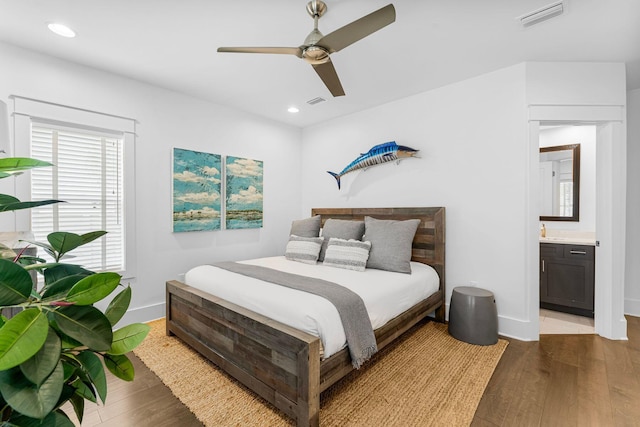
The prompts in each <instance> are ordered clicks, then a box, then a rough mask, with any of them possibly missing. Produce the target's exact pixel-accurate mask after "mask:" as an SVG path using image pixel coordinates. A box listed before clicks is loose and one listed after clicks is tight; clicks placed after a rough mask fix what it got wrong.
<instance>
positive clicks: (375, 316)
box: [185, 256, 439, 358]
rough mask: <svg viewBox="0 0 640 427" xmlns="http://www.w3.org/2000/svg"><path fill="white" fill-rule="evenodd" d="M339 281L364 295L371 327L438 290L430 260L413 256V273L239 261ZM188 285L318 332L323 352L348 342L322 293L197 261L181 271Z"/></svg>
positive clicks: (278, 260)
mask: <svg viewBox="0 0 640 427" xmlns="http://www.w3.org/2000/svg"><path fill="white" fill-rule="evenodd" d="M242 262H243V263H246V264H253V265H260V266H263V267H268V268H273V269H276V270H280V271H285V272H288V273H293V274H300V275H303V276H309V277H316V278H319V279H324V280H328V281H330V282H334V283H338V284H340V285H342V286H345V287H347V288H349V289H351V290H352V291H353V292H355V293H357V294H358V295H359V296H360V297H361V298H362V300H363V301H364V304H365V306H366V307H367V311H368V313H369V318H370V320H371V325H372V327H373V329H378V328H379V327H381V326H383V325H384V324H385V323H387V322H388V321H389V320H391V319H393V318H394V317H396V316H397V315H399V314H400V313H402V312H404V311H406V310H408V309H409V308H410V307H412V306H414V305H415V304H417V303H418V302H420V301H422V300H423V299H425V298H427V297H429V296H430V295H432V294H433V293H435V292H436V291H437V290H438V286H439V278H438V274H437V273H436V271H435V270H434V269H433V268H431V267H429V266H428V265H425V264H421V263H417V262H412V263H411V271H412V273H411V274H403V273H393V272H389V271H383V270H374V269H367V270H366V271H364V272H360V271H351V270H344V269H341V268H333V267H328V266H323V265H322V264H314V265H310V264H304V263H300V262H295V261H289V260H287V259H286V258H285V257H283V256H278V257H270V258H260V259H254V260H249V261H242ZM185 282H186V284H187V285H189V286H193V287H195V288H198V289H201V290H203V291H205V292H207V293H210V294H212V295H216V296H218V297H220V298H222V299H225V300H227V301H229V302H232V303H234V304H237V305H239V306H242V307H245V308H248V309H249V310H252V311H255V312H256V313H259V314H262V315H264V316H267V317H270V318H272V319H274V320H277V321H279V322H281V323H284V324H286V325H289V326H292V327H294V328H296V329H299V330H302V331H305V332H308V333H310V334H312V335H315V336H317V337H320V340H321V341H322V345H323V347H324V358H327V357H329V356H331V355H332V354H334V353H336V352H337V351H339V350H340V349H342V348H343V347H344V346H345V345H346V338H345V334H344V329H343V327H342V322H341V321H340V316H339V315H338V311H337V310H336V308H335V307H334V306H333V304H331V303H330V302H329V301H327V300H326V299H324V298H322V297H319V296H317V295H313V294H309V293H306V292H302V291H298V290H295V289H291V288H287V287H284V286H279V285H276V284H272V283H268V282H263V281H261V280H258V279H253V278H251V277H247V276H243V275H240V274H235V273H232V272H229V271H227V270H223V269H220V268H216V267H213V266H211V265H201V266H198V267H195V268H193V269H191V270H189V272H187V274H186V275H185Z"/></svg>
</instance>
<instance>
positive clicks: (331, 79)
mask: <svg viewBox="0 0 640 427" xmlns="http://www.w3.org/2000/svg"><path fill="white" fill-rule="evenodd" d="M326 11H327V5H326V4H325V3H324V2H323V1H321V0H312V1H310V2H309V3H307V12H308V13H309V15H311V17H312V18H313V31H311V32H310V33H309V35H308V36H307V38H306V39H305V40H304V42H303V44H302V45H301V46H298V47H219V48H218V52H235V53H275V54H284V55H295V56H297V57H298V58H302V59H304V60H305V61H306V62H308V63H309V64H311V66H312V67H313V69H314V70H315V71H316V73H318V76H320V78H321V79H322V81H323V82H324V84H325V86H327V89H329V91H330V92H331V94H332V95H333V96H343V95H344V89H343V88H342V84H341V83H340V79H339V78H338V74H337V73H336V69H335V68H334V67H333V63H332V62H331V58H330V57H329V55H331V54H332V53H334V52H338V51H340V50H342V49H344V48H345V47H347V46H349V45H351V44H353V43H355V42H357V41H358V40H360V39H363V38H365V37H367V36H368V35H370V34H372V33H374V32H376V31H378V30H379V29H381V28H384V27H386V26H387V25H389V24H391V23H392V22H394V21H395V20H396V10H395V8H394V7H393V4H388V5H387V6H385V7H383V8H381V9H378V10H376V11H375V12H372V13H370V14H368V15H366V16H363V17H362V18H360V19H357V20H355V21H353V22H351V23H350V24H347V25H345V26H344V27H341V28H339V29H337V30H335V31H333V32H332V33H329V34H327V35H326V36H324V35H323V34H322V33H321V32H320V31H319V30H318V19H320V17H321V16H322V15H324V14H325V12H326Z"/></svg>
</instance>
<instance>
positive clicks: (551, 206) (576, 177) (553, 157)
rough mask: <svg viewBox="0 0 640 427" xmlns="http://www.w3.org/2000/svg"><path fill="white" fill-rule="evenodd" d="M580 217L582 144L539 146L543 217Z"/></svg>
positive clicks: (567, 219) (573, 218)
mask: <svg viewBox="0 0 640 427" xmlns="http://www.w3.org/2000/svg"><path fill="white" fill-rule="evenodd" d="M579 220H580V144H571V145H560V146H555V147H541V148H540V221H579Z"/></svg>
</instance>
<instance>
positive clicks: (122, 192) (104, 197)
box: [9, 95, 137, 279]
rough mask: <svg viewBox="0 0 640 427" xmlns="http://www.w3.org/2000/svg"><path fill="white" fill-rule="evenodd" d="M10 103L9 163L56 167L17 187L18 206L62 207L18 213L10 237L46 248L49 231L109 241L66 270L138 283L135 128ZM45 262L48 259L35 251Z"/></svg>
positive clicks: (113, 118) (42, 104)
mask: <svg viewBox="0 0 640 427" xmlns="http://www.w3.org/2000/svg"><path fill="white" fill-rule="evenodd" d="M9 99H10V100H12V101H13V130H14V145H13V146H12V147H11V148H12V150H11V151H12V153H11V155H12V156H15V157H33V158H37V159H41V160H46V161H50V162H51V163H53V164H54V165H55V166H54V167H49V168H40V169H33V170H31V171H29V172H28V173H26V174H25V176H24V177H22V178H20V179H17V180H15V196H16V197H17V198H18V199H20V200H42V199H47V198H55V199H58V200H64V201H65V203H58V204H56V205H49V206H42V207H38V208H35V209H25V210H21V211H16V212H15V214H14V216H13V225H12V226H13V230H31V231H32V233H33V234H34V235H35V238H36V240H38V241H43V242H46V236H47V234H49V233H50V232H52V231H56V230H58V231H68V232H72V233H76V234H83V233H86V232H90V231H98V230H105V231H107V232H108V233H107V234H106V235H105V236H103V237H101V238H100V239H97V240H95V241H94V242H92V243H90V244H88V245H85V246H82V247H80V248H78V249H76V250H74V251H73V252H71V254H70V255H71V256H75V257H76V258H73V260H71V259H69V262H73V263H74V264H81V265H84V266H85V267H86V268H88V269H90V270H93V271H100V270H109V271H114V272H117V273H120V274H121V275H122V276H123V278H124V279H132V278H134V277H135V267H136V265H135V261H136V260H135V254H136V239H135V237H136V236H135V220H136V214H135V193H134V191H135V174H134V166H135V142H136V123H137V122H136V120H134V119H131V118H128V117H123V116H118V115H114V114H108V113H100V112H97V111H93V110H87V109H83V108H76V107H72V106H68V105H62V104H58V103H52V102H48V101H42V100H37V99H33V98H25V97H21V96H18V95H11V96H10V97H9ZM38 255H39V256H44V251H42V250H40V251H38Z"/></svg>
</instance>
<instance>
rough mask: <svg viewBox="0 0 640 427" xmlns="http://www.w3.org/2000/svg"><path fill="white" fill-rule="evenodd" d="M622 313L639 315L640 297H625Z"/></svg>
mask: <svg viewBox="0 0 640 427" xmlns="http://www.w3.org/2000/svg"><path fill="white" fill-rule="evenodd" d="M624 314H628V315H629V316H635V317H640V299H634V298H625V300H624Z"/></svg>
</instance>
